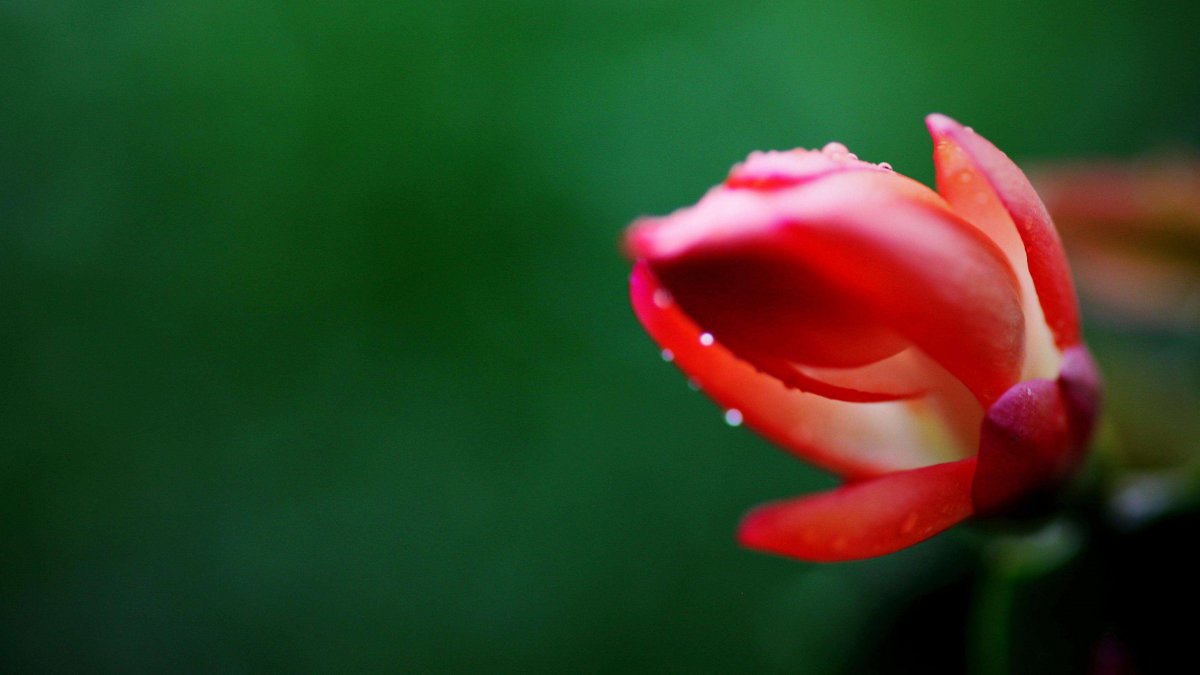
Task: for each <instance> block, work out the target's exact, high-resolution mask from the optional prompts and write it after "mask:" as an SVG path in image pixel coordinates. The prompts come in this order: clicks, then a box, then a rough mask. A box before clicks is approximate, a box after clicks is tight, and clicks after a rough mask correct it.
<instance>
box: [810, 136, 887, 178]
mask: <svg viewBox="0 0 1200 675" xmlns="http://www.w3.org/2000/svg"><path fill="white" fill-rule="evenodd" d="M821 154H822V155H825V156H826V157H828V158H830V159H832V160H835V161H839V162H857V161H858V155H856V154H854V153H853V152H850V149H849V148H847V147H846V146H845V145H842V144H841V143H838V142H836V141H835V142H833V143H826V144H825V147H823V148H821ZM875 166H876V167H878V168H880V169H883V170H884V171H892V170H893V169H892V165H891V164H889V163H888V162H880V163H878V164H876V165H875Z"/></svg>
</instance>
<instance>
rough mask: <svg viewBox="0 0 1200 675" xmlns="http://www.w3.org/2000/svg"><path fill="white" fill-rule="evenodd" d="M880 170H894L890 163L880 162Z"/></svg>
mask: <svg viewBox="0 0 1200 675" xmlns="http://www.w3.org/2000/svg"><path fill="white" fill-rule="evenodd" d="M879 168H881V169H883V170H884V171H891V170H892V165H891V164H889V163H887V162H880V163H879Z"/></svg>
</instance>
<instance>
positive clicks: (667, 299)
mask: <svg viewBox="0 0 1200 675" xmlns="http://www.w3.org/2000/svg"><path fill="white" fill-rule="evenodd" d="M654 304H655V305H656V306H657V307H658V308H659V309H666V308H667V307H670V306H671V293H670V292H669V291H667V290H666V289H664V288H658V289H655V291H654Z"/></svg>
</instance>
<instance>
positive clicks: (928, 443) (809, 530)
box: [626, 115, 1099, 561]
mask: <svg viewBox="0 0 1200 675" xmlns="http://www.w3.org/2000/svg"><path fill="white" fill-rule="evenodd" d="M927 123H928V126H929V130H930V132H931V133H932V134H933V137H934V141H935V152H934V159H935V162H936V165H937V183H938V192H937V193H935V192H933V191H932V190H930V189H928V188H926V187H925V186H923V185H921V184H920V183H917V182H915V181H913V180H911V179H909V178H905V177H903V176H901V175H899V174H896V173H894V172H893V171H892V170H891V167H889V166H887V165H875V164H869V163H867V162H862V161H859V160H858V159H857V157H856V156H855V155H853V154H850V153H849V152H847V150H846V148H845V147H844V146H842V145H840V144H836V143H831V144H829V145H827V146H826V147H825V148H824V149H823V150H821V151H819V152H817V151H805V150H793V151H791V152H768V153H754V154H752V155H750V157H749V158H748V159H747V160H746V161H745V162H743V163H742V164H739V165H737V166H735V167H734V168H733V170H732V171H731V172H730V174H729V177H728V178H727V179H726V180H725V182H724V183H723V184H722V185H718V186H716V187H714V188H713V189H711V190H710V191H709V192H708V194H706V195H705V196H704V198H703V199H701V200H700V202H699V203H698V204H696V205H695V206H692V207H689V208H685V209H681V210H679V211H676V212H675V213H673V214H671V215H669V216H666V217H663V218H646V219H642V220H639V221H638V222H636V223H634V225H633V226H632V227H631V228H630V230H629V232H628V233H627V236H626V246H627V249H628V250H629V252H630V253H631V255H632V256H633V257H634V259H635V260H636V262H635V264H634V269H633V275H632V278H631V281H630V286H631V292H632V300H633V307H634V311H635V312H636V313H637V316H638V318H639V319H640V320H641V322H642V324H643V325H644V326H645V328H646V330H647V331H648V332H649V333H650V335H651V336H652V337H653V338H654V339H655V340H656V341H657V342H658V343H659V345H661V346H662V348H663V356H664V358H667V359H668V360H673V361H674V362H675V364H676V365H678V366H679V367H680V368H681V369H683V371H684V372H686V373H687V374H688V375H689V376H690V377H691V378H692V379H693V380H694V381H695V382H696V383H697V384H698V385H699V386H700V387H701V388H702V389H703V390H704V391H705V392H706V393H707V394H708V395H709V396H711V397H712V398H713V399H715V400H716V401H717V403H719V404H720V405H721V406H723V407H724V408H726V409H728V410H729V411H730V413H729V415H730V416H731V417H732V418H739V417H740V418H741V419H743V420H744V421H745V423H746V424H747V425H749V426H751V427H753V428H754V429H756V430H757V431H758V432H760V433H761V434H763V435H764V436H766V437H768V438H770V439H771V440H773V441H775V442H776V443H778V444H780V445H782V446H783V447H785V448H787V449H788V450H789V451H791V452H793V453H795V454H796V455H799V456H800V457H802V458H804V459H806V460H808V461H810V462H812V463H813V464H816V465H817V466H820V467H823V468H825V469H828V470H830V471H832V472H834V473H836V474H838V475H839V476H841V477H842V479H844V480H845V485H843V486H842V487H840V488H838V489H835V490H832V491H829V492H824V493H819V494H815V495H808V496H804V497H800V498H796V499H790V500H786V501H781V502H776V503H773V504H767V505H765V506H760V507H758V508H757V509H755V510H753V511H752V512H751V513H750V514H749V515H747V516H746V518H745V519H744V520H743V521H742V524H741V526H740V530H739V539H740V540H741V542H742V543H743V544H745V545H746V546H749V547H752V548H757V549H762V550H764V551H770V552H774V553H779V554H783V555H789V556H795V557H798V558H803V559H807V560H823V561H833V560H850V559H856V558H866V557H871V556H877V555H883V554H885V553H890V552H892V551H896V550H898V549H901V548H904V547H906V546H910V545H912V544H915V543H917V542H919V541H922V540H924V539H927V538H929V537H931V536H933V535H934V534H936V533H938V532H940V531H942V530H945V529H946V528H948V527H950V526H952V525H954V524H955V523H958V522H960V521H962V520H964V519H966V518H968V517H970V516H971V515H973V514H990V513H996V512H999V511H1003V510H1005V509H1007V508H1011V507H1012V506H1014V505H1015V504H1016V503H1017V502H1019V501H1022V500H1024V499H1026V498H1027V497H1030V496H1032V495H1033V494H1035V493H1040V492H1043V491H1046V490H1050V489H1053V488H1054V487H1056V486H1057V485H1058V484H1060V483H1061V482H1062V481H1063V480H1064V479H1065V478H1066V477H1067V476H1068V475H1069V474H1070V473H1071V472H1072V470H1073V469H1074V468H1075V467H1076V466H1077V465H1078V463H1079V461H1080V460H1081V458H1082V455H1083V451H1084V448H1085V447H1086V444H1087V441H1088V438H1089V436H1090V435H1091V432H1092V428H1093V426H1094V423H1095V417H1096V410H1097V405H1098V398H1099V381H1098V375H1097V372H1096V369H1095V366H1094V364H1093V362H1092V360H1091V357H1090V355H1089V354H1088V352H1087V349H1086V347H1084V346H1083V344H1082V342H1081V338H1080V329H1079V314H1078V309H1077V303H1076V299H1075V291H1074V288H1073V286H1072V283H1071V278H1070V274H1069V271H1068V268H1067V264H1066V260H1065V258H1064V256H1063V251H1062V246H1061V244H1060V243H1059V240H1058V236H1057V234H1056V233H1055V231H1054V226H1053V225H1052V223H1051V222H1050V219H1049V217H1048V216H1047V215H1046V211H1045V208H1044V207H1043V206H1042V203H1041V201H1040V200H1039V199H1038V197H1037V195H1036V194H1035V193H1034V191H1033V188H1032V187H1030V185H1029V182H1028V181H1027V180H1026V178H1025V176H1024V174H1022V173H1021V171H1020V169H1018V168H1017V167H1016V165H1014V164H1013V163H1012V161H1010V160H1009V159H1008V157H1007V156H1006V155H1004V154H1003V153H1002V152H1000V151H999V150H997V149H996V148H995V147H994V146H993V145H992V144H991V143H989V142H988V141H986V140H985V139H983V138H982V137H981V136H978V135H976V134H975V133H974V132H973V131H971V130H970V129H967V128H964V127H962V126H960V125H959V124H958V123H956V122H954V121H953V120H951V119H949V118H947V117H944V116H941V115H931V116H930V117H929V118H928V120H927ZM734 411H736V412H734Z"/></svg>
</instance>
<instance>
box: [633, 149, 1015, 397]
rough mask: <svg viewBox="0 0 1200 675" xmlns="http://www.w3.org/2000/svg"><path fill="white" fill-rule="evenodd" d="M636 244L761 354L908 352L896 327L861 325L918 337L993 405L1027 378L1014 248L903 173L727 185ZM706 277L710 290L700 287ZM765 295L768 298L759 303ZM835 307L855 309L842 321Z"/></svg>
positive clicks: (700, 309) (705, 311)
mask: <svg viewBox="0 0 1200 675" xmlns="http://www.w3.org/2000/svg"><path fill="white" fill-rule="evenodd" d="M629 241H630V248H631V249H632V252H633V253H634V254H635V255H636V256H638V257H641V258H645V259H646V260H647V261H648V262H649V264H650V265H651V267H652V268H653V269H654V270H655V273H656V275H658V276H659V277H660V278H662V279H664V282H665V283H666V285H667V287H668V288H670V289H671V290H672V291H674V292H675V294H676V296H677V298H678V300H679V302H680V304H681V305H682V307H683V309H684V311H685V312H687V313H688V315H689V316H691V317H693V318H694V319H695V320H696V321H697V322H698V323H699V324H700V325H701V326H703V327H704V328H705V329H706V330H709V331H710V332H712V333H713V334H714V335H715V336H716V337H717V338H718V339H719V340H722V341H724V342H726V343H727V344H729V345H730V346H731V348H733V349H734V351H735V352H737V353H739V355H741V354H745V355H746V357H747V358H749V359H751V360H757V361H759V362H762V361H763V358H762V357H764V356H773V357H782V358H785V359H788V360H792V361H800V362H804V358H803V355H804V353H806V352H812V353H814V355H815V357H816V359H817V362H815V363H814V362H812V361H809V362H807V365H818V366H822V365H839V364H837V363H831V362H829V361H826V362H824V363H822V362H820V359H829V358H831V357H830V355H829V354H828V352H827V351H819V350H816V349H815V348H814V349H810V348H809V347H808V345H809V344H813V345H818V346H820V345H819V343H818V342H817V340H819V339H821V338H826V339H828V340H830V342H829V344H830V345H839V344H847V345H850V347H852V348H853V349H854V350H855V351H854V352H852V353H851V354H850V355H848V356H847V359H853V358H857V359H867V360H877V359H880V358H884V357H886V356H888V355H890V354H893V353H896V351H897V346H896V344H895V343H894V342H889V341H888V338H887V335H886V334H884V333H880V332H878V330H875V329H872V330H863V331H856V329H857V328H859V326H856V325H855V322H857V323H859V324H862V325H865V326H867V327H872V326H882V327H886V328H888V329H889V330H890V331H894V332H895V333H896V334H898V335H899V336H901V337H903V338H905V339H906V340H908V341H910V342H911V343H912V344H914V345H916V346H917V347H918V348H920V349H921V350H922V351H924V352H925V353H926V354H928V355H929V356H931V357H932V358H933V359H934V360H936V361H937V362H938V363H940V364H941V365H942V366H944V367H945V368H946V369H947V370H949V371H950V372H951V373H953V374H954V375H955V376H956V377H958V378H959V379H960V380H962V382H963V383H964V384H966V385H967V387H968V388H970V389H971V390H972V391H973V392H974V393H975V394H976V396H977V397H978V398H979V400H980V401H981V402H982V403H983V404H985V405H987V404H990V403H991V401H993V400H995V398H996V397H998V396H999V395H1000V394H1001V393H1003V392H1004V391H1005V390H1006V389H1007V388H1008V387H1010V386H1011V385H1012V384H1013V383H1015V382H1016V381H1018V379H1019V374H1020V368H1021V364H1022V360H1023V357H1024V330H1023V317H1022V314H1021V307H1020V300H1019V296H1018V282H1017V280H1016V277H1015V275H1014V274H1013V272H1012V270H1011V268H1010V267H1009V265H1008V262H1007V260H1006V259H1005V258H1004V255H1003V253H1002V252H1001V251H1000V250H999V249H998V248H997V247H996V245H995V244H994V243H993V242H992V241H991V240H990V239H988V238H987V237H986V236H985V235H983V234H982V233H980V232H979V231H978V230H977V229H975V228H974V227H973V226H971V225H970V224H969V223H967V222H966V221H963V220H962V219H961V218H959V217H958V216H956V215H955V214H953V213H952V212H950V211H949V210H948V209H947V208H946V207H945V205H944V202H943V201H942V200H941V199H940V198H938V197H937V196H936V195H934V194H933V193H932V192H930V191H929V190H928V189H927V188H924V187H923V186H920V185H919V184H917V183H915V182H914V181H911V180H908V179H906V178H903V177H901V176H897V175H895V174H891V173H887V172H874V171H844V172H841V173H837V174H833V175H829V176H826V177H822V178H820V179H818V180H814V181H811V182H809V183H806V184H805V185H804V186H802V187H798V188H793V189H789V190H781V191H777V192H772V193H767V194H758V193H748V192H746V191H741V192H736V193H733V192H721V191H716V192H714V193H710V194H709V196H707V197H706V198H705V199H704V200H702V201H701V202H700V203H699V204H697V205H696V206H695V207H693V208H691V209H685V210H683V211H680V212H677V213H675V214H673V215H671V216H669V217H667V218H663V219H656V220H649V221H643V222H641V223H639V224H638V225H637V226H635V228H634V229H633V230H632V231H631V233H630V236H629ZM747 270H770V271H771V276H770V277H769V280H770V283H771V286H770V287H769V288H767V289H765V290H767V291H769V292H763V293H757V292H755V291H756V289H757V288H759V287H765V286H766V285H767V284H766V282H765V281H764V282H763V283H761V284H757V285H756V284H755V283H747V282H746V281H745V280H746V279H747V278H748V275H747V274H746V273H745V271H747ZM788 275H790V276H788ZM701 280H703V283H704V284H706V285H705V286H704V287H703V288H702V289H701V290H702V292H697V293H690V292H689V291H690V290H691V289H692V287H693V286H696V287H697V288H699V286H700V284H701ZM751 281H752V282H753V281H755V280H754V279H751ZM720 288H727V289H731V290H729V292H727V293H724V294H721V293H718V292H717V290H718V289H720ZM779 289H782V290H779ZM813 289H815V290H813ZM806 290H807V291H809V292H807V293H806V292H805V291H806ZM764 297H765V298H768V299H769V301H770V302H769V304H765V303H764V304H755V303H762V301H761V300H760V298H764ZM826 297H827V298H829V299H830V302H828V303H827V304H817V305H815V306H814V307H813V308H811V309H810V307H809V306H808V305H810V304H812V303H813V302H814V299H815V300H817V301H819V300H821V299H822V298H826ZM747 305H750V306H753V307H755V309H756V310H757V311H755V312H747V311H745V308H746V306H747ZM834 309H839V310H840V311H841V312H846V311H847V310H852V311H851V313H850V314H849V315H842V314H832V316H831V313H832V312H833V311H834ZM803 312H808V313H807V314H805V313H803ZM827 316H831V318H832V320H829V321H824V320H823V319H824V318H826V317H827ZM806 331H807V332H806ZM843 334H853V335H855V336H857V338H858V340H865V342H858V341H848V340H843V339H842V337H843ZM797 335H800V336H802V337H804V339H805V342H804V344H803V346H802V347H801V348H799V349H798V350H797V352H798V353H796V354H792V353H789V352H788V349H789V348H790V347H793V346H794V345H792V344H791V343H790V342H786V341H795V340H797ZM900 346H902V344H901V345H900ZM872 350H874V351H872ZM818 352H819V353H818ZM858 363H862V361H861V360H860V361H858ZM845 365H852V364H845ZM776 374H777V373H776ZM777 375H778V376H779V377H781V378H783V375H781V374H777Z"/></svg>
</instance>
